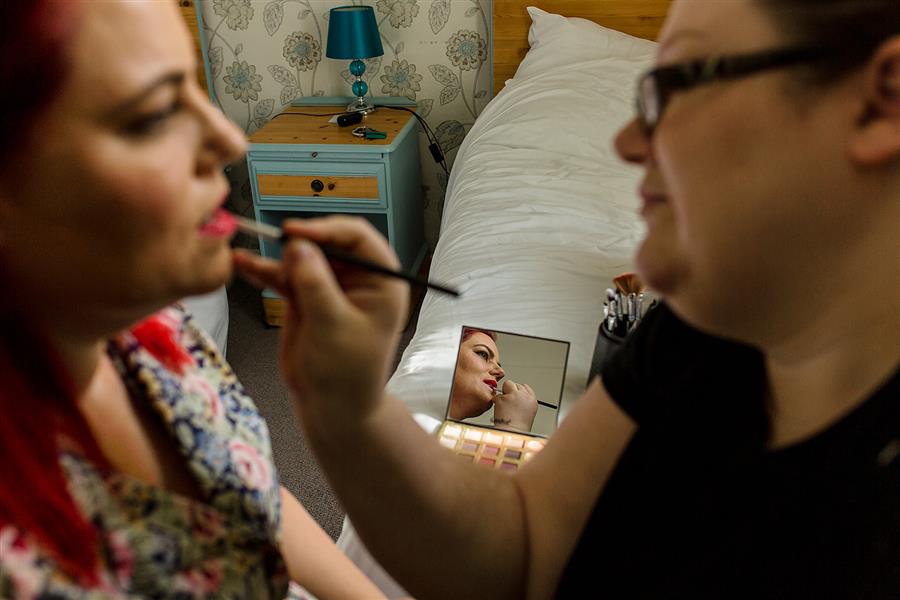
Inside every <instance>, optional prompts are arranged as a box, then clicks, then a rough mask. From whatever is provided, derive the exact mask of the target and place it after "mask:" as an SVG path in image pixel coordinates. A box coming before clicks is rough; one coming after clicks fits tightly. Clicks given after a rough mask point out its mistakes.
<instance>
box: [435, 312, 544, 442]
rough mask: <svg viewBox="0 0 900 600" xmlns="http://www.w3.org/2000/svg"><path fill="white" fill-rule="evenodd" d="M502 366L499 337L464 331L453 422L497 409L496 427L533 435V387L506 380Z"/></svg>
mask: <svg viewBox="0 0 900 600" xmlns="http://www.w3.org/2000/svg"><path fill="white" fill-rule="evenodd" d="M505 376H506V373H505V372H504V370H503V367H501V366H500V349H499V348H498V347H497V334H496V333H495V332H493V331H490V330H487V329H477V328H474V327H464V328H463V333H462V339H461V340H460V344H459V353H458V354H457V356H456V369H455V370H454V372H453V389H452V391H451V394H450V411H449V415H448V416H449V417H450V418H451V419H471V418H474V417H478V416H481V415H483V414H484V413H486V412H487V411H488V410H490V409H491V407H493V409H494V414H493V423H494V425H496V426H497V427H499V428H501V429H510V430H516V431H531V427H532V425H533V424H534V417H535V415H536V414H537V407H538V404H537V397H536V396H535V394H534V390H533V389H531V386H530V385H527V384H523V383H516V382H514V381H512V380H510V379H506V380H505V381H503V382H502V383H501V381H500V380H501V379H503V378H504V377H505Z"/></svg>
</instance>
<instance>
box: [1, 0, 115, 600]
mask: <svg viewBox="0 0 900 600" xmlns="http://www.w3.org/2000/svg"><path fill="white" fill-rule="evenodd" d="M73 21H74V14H73V12H72V10H70V9H68V8H67V3H61V2H53V1H52V0H28V1H22V0H14V1H8V0H4V1H2V2H0V23H8V24H11V26H10V27H8V28H7V30H6V31H4V34H3V35H2V36H0V86H3V88H2V89H0V112H2V114H3V115H4V118H3V119H0V165H6V166H5V168H4V170H5V173H4V174H3V176H4V177H6V178H9V180H10V181H11V182H12V185H9V182H4V183H5V185H4V187H5V189H6V190H7V191H8V190H10V189H15V185H14V177H15V174H14V172H13V170H12V169H10V167H9V162H10V160H11V159H12V157H13V153H16V154H17V155H19V154H21V149H22V147H23V146H25V148H26V149H27V147H28V145H29V144H30V142H31V136H32V134H33V131H34V127H35V125H36V123H37V121H38V119H39V117H40V116H41V115H42V114H43V113H44V112H45V111H46V110H47V108H48V106H49V105H50V104H51V102H52V101H53V99H54V98H55V97H56V95H57V94H58V93H59V90H60V88H61V87H62V84H63V82H64V76H65V74H66V70H67V69H66V60H65V58H66V57H65V52H64V49H65V46H66V44H67V43H68V41H69V39H70V37H71V32H72V30H73ZM12 85H15V86H17V87H16V89H15V90H12V89H10V88H9V87H7V86H12ZM2 263H3V257H2V256H0V412H2V417H0V452H2V454H3V459H2V460H0V479H2V480H3V485H2V486H0V528H2V527H4V526H7V525H12V526H14V527H15V528H16V529H17V530H19V532H20V533H22V534H27V535H30V536H32V537H33V538H34V539H35V540H36V541H37V542H38V543H39V544H40V545H41V547H42V548H43V549H44V550H45V551H46V552H47V553H48V554H49V555H50V556H52V557H53V558H54V559H55V560H56V561H57V563H58V564H59V566H60V567H61V568H62V569H63V570H64V571H66V572H67V573H69V574H70V575H71V576H72V577H73V578H74V579H76V580H77V581H79V582H80V584H81V585H83V586H86V587H92V586H94V585H96V584H97V583H98V570H97V566H98V551H97V550H98V545H99V540H98V535H97V531H96V529H95V528H94V526H93V525H91V523H89V522H88V521H87V520H86V519H85V517H84V516H83V515H82V513H81V511H80V510H79V508H78V506H77V505H76V503H75V501H74V499H73V498H72V496H71V495H70V493H69V491H68V486H67V483H66V478H65V475H64V474H63V471H62V467H61V465H60V462H59V454H60V446H61V443H65V444H66V445H67V446H68V445H71V446H72V447H73V448H74V449H77V450H78V451H79V452H81V453H83V454H84V455H85V456H86V457H87V458H88V459H89V460H92V461H93V462H94V464H95V465H97V466H98V467H99V468H100V469H102V470H105V469H107V468H108V462H107V461H106V459H105V458H104V457H103V455H102V453H101V452H100V449H99V447H98V445H97V443H96V440H94V438H93V435H92V434H91V431H90V429H89V428H88V425H87V422H86V421H85V419H84V417H83V415H82V414H81V412H80V411H79V410H78V407H77V406H76V403H75V390H74V385H73V383H72V381H71V379H70V377H69V375H68V374H67V373H66V371H65V369H64V368H63V367H62V364H61V362H60V360H59V358H58V356H57V355H56V354H55V353H54V351H53V350H52V348H51V345H50V343H49V342H48V340H47V339H46V337H45V336H44V335H43V334H42V332H41V330H40V329H39V328H38V327H36V326H35V325H34V324H33V323H32V322H31V320H30V319H29V318H28V315H27V312H26V311H25V310H23V309H22V308H21V307H19V306H17V305H16V302H15V296H14V294H15V289H16V287H15V285H14V284H13V282H12V280H11V278H10V276H9V273H8V272H7V271H6V269H5V268H4V265H3V264H2ZM21 541H22V540H19V542H21Z"/></svg>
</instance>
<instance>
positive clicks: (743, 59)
mask: <svg viewBox="0 0 900 600" xmlns="http://www.w3.org/2000/svg"><path fill="white" fill-rule="evenodd" d="M833 54H834V49H833V48H822V47H794V48H781V49H777V50H765V51H763V52H753V53H747V54H732V55H726V56H716V57H712V58H701V59H698V60H692V61H689V62H684V63H680V64H676V65H667V66H664V67H657V68H655V69H653V70H651V71H648V72H647V73H645V74H643V75H642V76H641V77H640V79H638V86H637V115H638V123H639V124H640V126H641V130H642V131H643V132H644V134H645V135H646V136H647V137H650V136H651V135H653V131H654V130H655V129H656V127H657V125H658V124H659V121H660V120H661V119H662V115H663V113H665V111H666V107H667V106H668V104H669V101H670V100H671V99H672V96H673V94H674V93H675V92H677V91H684V90H689V89H691V88H694V87H697V86H699V85H703V84H705V83H712V82H714V81H719V80H723V79H737V78H739V77H744V76H746V75H751V74H753V73H758V72H760V71H766V70H769V69H777V68H782V67H788V66H791V65H796V64H800V63H804V62H812V61H816V60H821V59H823V58H826V57H828V56H830V55H833Z"/></svg>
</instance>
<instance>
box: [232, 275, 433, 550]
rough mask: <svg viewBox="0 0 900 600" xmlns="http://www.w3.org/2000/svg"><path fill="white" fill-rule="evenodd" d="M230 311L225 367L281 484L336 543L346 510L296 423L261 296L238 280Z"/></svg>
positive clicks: (411, 322) (412, 321)
mask: <svg viewBox="0 0 900 600" xmlns="http://www.w3.org/2000/svg"><path fill="white" fill-rule="evenodd" d="M413 304H414V306H415V312H414V313H413V315H412V318H410V320H409V324H408V325H407V328H406V330H405V331H404V333H403V337H402V340H401V343H400V348H399V349H398V351H397V356H395V357H394V364H395V366H396V364H397V362H398V361H399V357H400V355H401V353H402V352H403V349H404V348H405V347H406V345H407V344H408V343H409V340H410V338H411V337H412V334H413V332H414V330H415V322H416V317H417V311H418V307H419V306H420V305H421V297H420V296H418V297H417V298H416V299H414V302H413ZM228 305H229V309H230V315H229V325H228V357H227V358H228V362H229V363H230V364H231V366H232V368H233V369H234V371H235V373H236V374H237V376H238V379H239V380H240V381H241V383H242V384H243V386H244V388H245V389H246V390H247V393H248V394H249V395H250V397H251V398H253V400H254V401H255V402H256V404H257V406H258V407H259V410H260V413H261V414H262V415H263V417H265V419H266V421H267V423H268V426H269V433H270V435H271V438H272V452H273V454H274V457H275V466H276V467H277V468H278V471H279V473H280V475H281V481H282V484H284V486H285V487H286V488H287V489H288V490H290V491H291V492H292V493H293V494H294V495H296V496H297V498H298V499H299V500H300V503H301V504H303V506H304V507H305V508H306V510H307V511H308V512H309V513H310V515H312V517H313V518H314V519H315V520H316V521H317V522H318V523H319V525H321V526H322V528H323V529H324V530H325V531H326V532H327V533H328V534H329V535H330V536H331V537H332V538H334V539H337V536H338V535H339V534H340V532H341V524H342V522H343V518H344V509H343V508H342V507H341V505H340V503H339V502H338V501H337V498H335V496H334V493H333V492H332V490H331V487H330V486H329V484H328V481H327V479H326V478H325V475H324V474H323V473H322V470H321V469H320V467H319V464H318V462H317V461H316V458H315V456H314V455H313V454H312V452H311V451H310V450H309V448H308V447H307V445H306V442H305V441H304V439H303V434H302V432H301V430H300V428H299V426H298V425H297V423H296V420H295V418H294V413H293V409H292V407H291V405H290V401H289V399H288V394H287V391H286V389H285V387H284V385H283V383H282V381H281V376H280V374H279V372H278V364H277V349H278V335H279V331H280V330H279V329H278V328H276V327H269V326H267V325H266V324H265V321H264V320H263V309H262V300H261V299H260V293H259V291H258V290H256V289H255V288H253V287H251V286H250V285H249V284H247V283H246V282H244V281H243V280H241V279H239V278H235V279H234V281H232V283H231V284H230V285H229V286H228Z"/></svg>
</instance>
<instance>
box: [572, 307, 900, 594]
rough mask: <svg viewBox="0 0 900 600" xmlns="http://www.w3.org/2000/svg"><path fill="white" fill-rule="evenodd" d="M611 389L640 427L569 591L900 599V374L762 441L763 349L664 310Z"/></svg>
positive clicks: (639, 334)
mask: <svg viewBox="0 0 900 600" xmlns="http://www.w3.org/2000/svg"><path fill="white" fill-rule="evenodd" d="M603 382H604V385H605V386H606V388H607V390H608V391H609V393H610V395H611V396H612V397H613V398H614V400H615V401H616V402H617V403H618V404H619V406H621V407H622V409H623V410H625V412H626V413H628V414H629V415H630V416H631V417H632V418H633V419H634V420H635V421H636V422H637V423H638V430H637V432H636V433H635V435H634V437H633V439H632V441H631V442H630V444H629V445H628V447H627V449H626V450H625V453H624V454H623V456H622V458H621V460H620V461H619V464H618V465H617V466H616V468H615V470H614V472H613V474H612V475H611V477H610V480H609V481H608V482H607V485H606V488H605V490H604V491H603V493H602V495H601V496H600V498H599V499H598V501H597V503H596V505H595V506H594V510H593V513H592V514H591V515H590V517H589V520H588V523H587V525H586V527H585V529H584V531H583V532H582V536H581V539H580V540H579V542H578V544H577V546H576V548H575V551H574V552H573V554H572V556H571V558H570V560H569V563H568V565H567V567H566V570H565V572H564V573H563V577H562V580H561V582H560V586H559V589H558V595H559V596H560V597H567V596H568V597H578V598H583V597H602V598H654V599H661V598H691V599H700V598H716V599H730V598H754V599H770V598H785V599H791V600H797V599H802V598H815V599H817V600H818V599H826V598H879V599H880V598H884V599H887V598H890V599H892V600H897V599H900V369H898V370H897V371H895V372H894V374H893V376H892V377H891V378H890V379H889V380H888V381H887V382H886V383H884V384H883V385H882V386H881V387H880V389H878V390H877V391H876V392H875V393H874V394H872V396H871V397H869V398H868V399H867V400H866V401H865V402H864V403H862V404H861V405H859V406H858V407H857V408H856V409H854V410H853V411H852V412H851V413H850V414H849V415H847V416H846V417H845V418H843V419H842V420H840V421H839V422H837V423H835V424H834V425H832V426H831V427H829V428H828V429H827V430H825V431H823V432H821V433H819V434H817V435H815V436H813V437H812V438H810V439H808V440H806V441H803V442H801V443H799V444H796V445H793V446H790V447H788V448H785V449H782V450H778V451H768V450H766V440H767V436H768V423H769V419H768V415H767V410H766V406H765V397H766V395H765V393H764V390H765V385H766V384H765V370H764V366H763V359H762V355H761V354H760V353H759V352H758V351H757V350H755V349H753V348H750V347H748V346H743V345H740V344H736V343H733V342H729V341H725V340H721V339H717V338H713V337H710V336H708V335H705V334H703V333H700V332H699V331H697V330H695V329H693V328H691V327H690V326H688V325H687V324H685V323H684V322H682V321H681V320H680V319H678V317H676V316H675V315H674V313H673V312H672V311H671V310H670V309H669V308H668V307H666V306H665V305H661V306H659V307H658V308H656V309H654V310H653V311H651V313H650V314H648V315H647V317H645V319H644V322H643V323H642V324H641V326H640V327H638V328H637V330H635V332H634V333H632V334H631V336H630V337H629V339H628V340H627V341H626V343H625V344H624V345H623V346H622V348H621V349H620V350H619V351H618V352H617V353H616V354H615V355H614V356H613V357H612V358H611V359H610V360H609V362H608V363H607V364H606V366H605V367H604V369H603Z"/></svg>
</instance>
